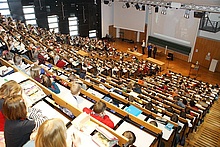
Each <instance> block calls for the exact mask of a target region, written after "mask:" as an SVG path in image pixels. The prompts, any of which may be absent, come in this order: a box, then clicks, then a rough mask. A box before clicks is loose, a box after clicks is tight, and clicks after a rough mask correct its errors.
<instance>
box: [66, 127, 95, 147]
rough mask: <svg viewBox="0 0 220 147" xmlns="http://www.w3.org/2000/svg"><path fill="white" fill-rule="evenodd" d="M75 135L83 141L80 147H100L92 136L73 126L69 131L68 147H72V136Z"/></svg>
mask: <svg viewBox="0 0 220 147" xmlns="http://www.w3.org/2000/svg"><path fill="white" fill-rule="evenodd" d="M73 133H74V134H76V135H78V136H79V138H80V140H81V144H80V145H79V146H78V147H98V145H97V144H96V143H95V142H93V141H92V138H91V136H90V135H86V134H85V133H83V132H81V131H79V130H77V129H76V128H75V127H74V126H73V125H72V126H70V128H68V129H67V145H68V147H72V146H71V145H72V139H71V135H72V134H73Z"/></svg>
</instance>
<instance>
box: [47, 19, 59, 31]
mask: <svg viewBox="0 0 220 147" xmlns="http://www.w3.org/2000/svg"><path fill="white" fill-rule="evenodd" d="M47 20H48V25H49V29H50V31H51V32H52V31H53V30H54V32H55V33H58V32H59V25H58V16H57V15H51V16H48V17H47Z"/></svg>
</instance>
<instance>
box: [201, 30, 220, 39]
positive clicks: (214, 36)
mask: <svg viewBox="0 0 220 147" xmlns="http://www.w3.org/2000/svg"><path fill="white" fill-rule="evenodd" d="M198 36H200V37H205V38H210V39H214V40H220V32H217V33H212V32H207V31H202V30H200V31H199V34H198Z"/></svg>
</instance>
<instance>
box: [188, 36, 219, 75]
mask: <svg viewBox="0 0 220 147" xmlns="http://www.w3.org/2000/svg"><path fill="white" fill-rule="evenodd" d="M196 50H198V52H196ZM208 53H210V60H206V59H205V58H206V55H207V54H208ZM212 59H217V60H219V63H218V65H217V68H216V71H218V72H220V41H217V40H211V39H208V38H202V37H197V39H196V44H195V48H194V53H193V58H192V62H193V63H195V62H196V61H199V64H200V65H201V66H203V67H206V68H209V66H210V63H211V61H212Z"/></svg>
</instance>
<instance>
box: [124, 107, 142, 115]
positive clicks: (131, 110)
mask: <svg viewBox="0 0 220 147" xmlns="http://www.w3.org/2000/svg"><path fill="white" fill-rule="evenodd" d="M125 111H127V112H128V113H130V114H132V115H134V116H138V115H140V114H141V113H142V111H141V110H140V109H138V108H136V107H135V106H133V105H130V106H129V107H127V108H126V109H125Z"/></svg>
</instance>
